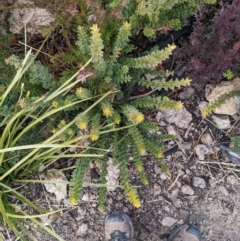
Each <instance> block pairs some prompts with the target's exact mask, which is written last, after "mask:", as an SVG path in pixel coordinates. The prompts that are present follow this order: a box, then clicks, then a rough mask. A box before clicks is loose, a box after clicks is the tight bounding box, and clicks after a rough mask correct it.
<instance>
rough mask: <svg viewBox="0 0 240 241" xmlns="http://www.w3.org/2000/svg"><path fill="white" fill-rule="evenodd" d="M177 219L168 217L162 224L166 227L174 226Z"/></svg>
mask: <svg viewBox="0 0 240 241" xmlns="http://www.w3.org/2000/svg"><path fill="white" fill-rule="evenodd" d="M177 221H178V220H177V219H175V218H172V217H166V218H164V219H163V220H162V225H163V226H165V227H172V226H173V225H174V224H175V223H177Z"/></svg>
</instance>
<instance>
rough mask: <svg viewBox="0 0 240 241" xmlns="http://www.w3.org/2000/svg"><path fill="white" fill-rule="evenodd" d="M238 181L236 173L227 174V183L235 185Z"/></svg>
mask: <svg viewBox="0 0 240 241" xmlns="http://www.w3.org/2000/svg"><path fill="white" fill-rule="evenodd" d="M237 182H238V179H237V178H236V177H235V176H234V175H228V176H227V184H229V185H232V186H233V185H235V184H236V183H237Z"/></svg>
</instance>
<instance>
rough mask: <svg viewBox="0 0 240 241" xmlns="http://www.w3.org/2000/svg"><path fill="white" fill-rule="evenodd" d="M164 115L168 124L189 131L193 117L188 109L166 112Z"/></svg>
mask: <svg viewBox="0 0 240 241" xmlns="http://www.w3.org/2000/svg"><path fill="white" fill-rule="evenodd" d="M162 113H163V115H164V119H165V120H166V121H167V122H168V123H170V124H175V125H176V126H178V127H179V128H183V129H187V128H188V127H189V124H190V122H191V121H192V115H191V113H190V112H188V111H187V110H186V108H182V109H180V110H164V111H163V112H162Z"/></svg>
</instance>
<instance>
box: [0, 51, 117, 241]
mask: <svg viewBox="0 0 240 241" xmlns="http://www.w3.org/2000/svg"><path fill="white" fill-rule="evenodd" d="M34 58H35V56H33V55H32V54H31V51H29V52H28V53H27V54H26V57H25V58H24V60H23V61H22V62H21V63H20V64H19V65H18V66H17V73H16V75H15V77H14V78H13V80H12V81H11V83H10V84H9V86H8V87H7V88H6V89H5V90H4V92H3V93H2V95H1V96H0V130H1V136H0V222H2V223H6V224H7V225H8V227H9V228H10V229H11V230H12V231H13V232H14V233H15V235H16V236H17V237H19V238H20V239H21V240H35V238H34V237H33V236H32V235H31V233H30V232H29V230H27V229H26V227H25V225H24V223H27V224H28V226H30V227H32V228H34V229H36V225H37V226H38V227H39V228H38V230H39V231H43V232H47V233H49V234H50V235H53V236H54V237H55V238H57V239H58V240H63V239H62V238H61V237H60V236H58V235H57V234H56V233H55V232H54V231H53V230H52V229H50V228H48V227H46V226H45V225H44V224H42V223H41V222H40V221H39V220H38V219H39V218H40V217H42V216H45V215H49V214H54V213H56V212H49V211H48V210H46V209H44V208H41V207H39V206H37V205H35V204H34V203H33V202H32V201H30V200H29V199H27V198H26V197H25V196H23V195H22V194H21V193H20V192H19V191H18V190H16V189H14V188H13V187H12V183H13V182H15V183H16V182H17V183H31V182H34V180H32V178H33V176H34V175H37V174H38V172H39V171H38V170H39V167H41V166H45V165H49V164H51V163H52V162H54V161H55V160H57V159H59V158H76V159H77V160H79V159H80V158H87V157H88V158H90V157H92V158H93V157H94V158H103V157H104V154H102V153H104V152H105V151H104V150H103V149H101V152H102V153H99V154H96V153H90V152H86V153H85V151H86V146H85V147H84V145H83V144H82V143H83V142H84V141H86V139H88V138H89V134H83V133H79V131H78V128H77V126H78V125H79V120H81V116H84V115H88V113H91V112H92V111H93V110H94V108H96V106H97V105H101V103H102V102H103V101H104V100H105V99H106V98H111V96H113V95H115V94H116V91H115V90H110V91H108V92H106V93H104V94H102V95H95V96H89V97H88V98H85V99H79V98H78V97H77V96H76V95H75V94H72V95H71V96H70V95H68V94H69V93H68V91H69V90H70V89H71V88H74V87H75V85H77V84H78V82H79V79H76V77H77V76H78V75H79V74H80V73H81V72H82V71H83V70H84V68H86V66H87V65H88V64H89V63H90V62H91V58H90V60H89V61H88V62H87V63H86V65H84V66H83V67H82V68H81V69H80V70H79V71H78V72H77V73H76V74H75V75H73V76H72V77H71V78H69V79H68V80H67V81H66V82H65V83H64V84H62V85H58V86H57V87H56V88H55V89H52V91H49V92H47V93H44V94H43V95H42V96H40V97H31V93H30V92H29V91H25V90H24V85H23V84H21V78H22V77H23V75H24V74H25V73H26V72H27V71H28V70H29V68H30V67H31V66H32V64H33V62H34ZM90 75H91V74H87V75H85V76H84V78H88V77H89V76H90ZM17 87H18V88H19V98H18V100H17V101H16V102H15V103H14V102H12V105H9V106H8V104H9V102H8V99H9V98H10V99H11V92H12V91H13V89H14V93H15V94H16V88H17ZM15 94H14V95H15ZM67 95H68V96H67ZM69 96H70V97H69ZM59 100H62V101H61V102H60V101H59ZM90 101H91V104H87V103H89V102H90ZM79 105H81V106H82V105H85V106H87V107H86V108H84V110H83V111H82V112H74V113H75V115H73V112H71V113H72V114H71V120H69V121H66V120H62V121H59V123H56V124H55V123H53V126H54V125H55V126H56V128H53V129H52V132H50V131H49V132H48V134H47V135H45V136H44V138H42V139H41V138H39V136H41V133H42V130H43V129H44V128H45V129H49V128H50V127H49V123H50V122H51V121H53V120H55V121H56V120H57V118H56V117H59V116H60V117H61V116H62V113H64V112H65V113H67V112H69V111H72V110H73V109H74V108H76V107H78V106H79ZM50 126H51V125H50ZM109 126H111V125H109ZM109 126H107V125H105V124H102V125H101V126H100V127H99V128H98V135H101V134H102V133H107V132H112V131H114V128H112V127H111V128H109ZM71 148H78V149H80V150H81V151H79V152H78V153H72V152H69V150H70V149H71ZM88 149H90V147H88ZM95 152H96V149H95ZM39 182H41V181H39ZM12 200H19V201H20V202H22V203H23V204H25V205H27V206H29V207H32V208H33V209H34V210H35V211H36V212H37V213H38V214H37V215H29V214H28V213H26V212H25V211H23V210H19V208H18V205H17V204H15V203H14V202H13V201H12ZM29 220H30V221H29Z"/></svg>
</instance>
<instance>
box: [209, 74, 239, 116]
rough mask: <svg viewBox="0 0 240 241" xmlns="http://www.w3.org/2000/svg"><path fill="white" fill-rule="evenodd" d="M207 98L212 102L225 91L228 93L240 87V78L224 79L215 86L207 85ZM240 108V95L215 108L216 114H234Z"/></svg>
mask: <svg viewBox="0 0 240 241" xmlns="http://www.w3.org/2000/svg"><path fill="white" fill-rule="evenodd" d="M206 88H207V90H208V91H206V98H207V100H208V101H209V102H210V103H211V102H213V101H215V100H216V99H217V98H218V97H220V96H221V95H222V94H223V93H227V92H229V91H232V90H236V89H240V79H239V78H236V79H234V80H232V81H222V82H221V83H220V84H218V85H217V86H216V87H215V88H213V87H212V86H210V87H209V86H207V87H206ZM239 108H240V97H239V96H235V97H232V98H230V99H229V100H227V101H226V102H225V103H224V104H222V105H221V106H219V107H218V108H216V109H215V110H214V113H216V114H225V115H234V114H236V113H237V112H238V110H239Z"/></svg>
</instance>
